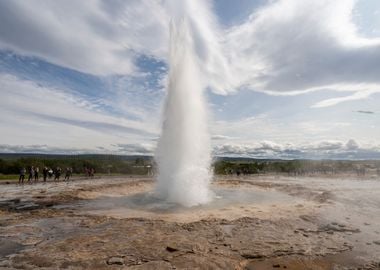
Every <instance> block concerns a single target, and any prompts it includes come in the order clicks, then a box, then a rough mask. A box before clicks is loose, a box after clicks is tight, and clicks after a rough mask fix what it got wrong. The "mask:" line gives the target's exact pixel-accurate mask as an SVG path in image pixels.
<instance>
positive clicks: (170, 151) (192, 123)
mask: <svg viewBox="0 0 380 270" xmlns="http://www.w3.org/2000/svg"><path fill="white" fill-rule="evenodd" d="M177 21H178V23H176V24H174V23H172V24H171V29H170V32H171V35H170V36H171V37H170V55H169V64H170V71H169V82H168V89H167V96H166V101H165V109H164V122H163V129H162V134H161V138H160V140H159V142H158V147H157V153H156V161H157V163H158V168H159V175H158V181H157V187H156V193H157V194H158V196H160V197H161V198H164V199H166V200H168V201H170V202H175V203H179V204H181V205H184V206H193V205H197V204H203V203H207V202H209V201H210V199H211V195H210V191H209V187H208V186H209V183H210V179H211V172H210V163H211V156H210V138H209V133H208V127H207V119H208V117H207V109H206V103H205V100H204V97H203V89H204V84H203V80H202V78H201V74H200V72H199V70H200V68H199V66H198V58H197V55H196V52H195V51H194V40H193V37H192V34H191V31H190V28H189V24H188V21H187V20H186V19H181V20H177Z"/></svg>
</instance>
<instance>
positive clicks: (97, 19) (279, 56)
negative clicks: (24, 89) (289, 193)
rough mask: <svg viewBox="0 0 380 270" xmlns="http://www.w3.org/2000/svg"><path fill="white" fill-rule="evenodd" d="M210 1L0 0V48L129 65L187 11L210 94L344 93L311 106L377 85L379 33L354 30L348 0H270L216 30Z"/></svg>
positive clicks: (95, 67) (105, 67)
mask: <svg viewBox="0 0 380 270" xmlns="http://www.w3.org/2000/svg"><path fill="white" fill-rule="evenodd" d="M211 3H212V2H211V1H201V0H192V1H190V0H187V1H181V2H178V1H175V0H164V1H161V0H153V1H148V0H142V1H137V0H133V1H119V0H114V1H105V0H89V1H80V2H78V1H74V0H68V1H21V0H14V1H1V2H0V33H1V38H0V47H1V48H6V49H10V50H14V51H16V52H18V53H21V54H27V55H32V56H38V57H41V58H43V59H45V60H47V61H49V62H52V63H55V64H58V65H62V66H65V67H69V68H73V69H76V70H79V71H83V72H87V73H92V74H98V75H107V74H131V73H135V72H136V66H135V63H134V61H135V59H136V57H138V55H139V54H147V55H150V56H153V57H157V58H159V59H163V60H166V55H167V50H168V43H169V42H168V34H169V30H168V24H169V21H170V19H171V18H174V20H178V18H180V17H183V16H185V17H186V18H187V20H188V21H189V24H190V28H191V31H192V33H193V37H194V43H195V49H196V52H197V55H198V56H199V60H200V68H201V69H202V70H203V72H202V74H205V77H206V79H207V84H208V85H209V86H210V87H211V88H212V89H213V90H214V91H215V92H216V93H220V94H227V93H231V92H234V91H237V90H238V89H239V88H242V87H243V88H250V89H253V90H255V91H260V92H265V93H268V94H277V95H294V94H300V93H305V92H310V91H318V90H322V89H330V90H338V91H348V92H352V93H351V94H350V95H349V96H347V97H344V98H339V99H333V100H325V101H321V102H319V103H317V104H316V105H315V106H314V107H316V108H320V107H325V106H332V105H336V104H338V103H340V102H343V101H349V100H355V99H360V98H365V97H368V96H369V95H370V94H371V93H373V91H374V90H373V87H377V89H378V86H379V85H380V76H379V74H380V65H378V63H379V62H380V38H364V37H362V36H360V35H359V33H358V31H357V28H356V26H355V24H354V23H353V20H352V13H353V10H354V9H355V5H356V1H355V0H340V1H329V0H321V1H314V0H306V1H305V0H278V1H270V2H268V4H267V5H265V6H263V7H261V8H259V9H257V10H255V11H254V13H252V14H251V16H250V17H249V18H248V19H247V21H246V22H244V23H243V24H240V25H235V26H233V27H231V28H229V29H220V27H219V26H218V23H217V18H216V17H215V15H214V14H213V12H212V5H211ZM367 86H368V87H371V88H370V89H369V88H368V87H367ZM376 91H378V90H376ZM359 92H360V93H362V92H364V94H357V93H359Z"/></svg>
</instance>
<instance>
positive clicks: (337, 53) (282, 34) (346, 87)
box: [226, 0, 380, 107]
mask: <svg viewBox="0 0 380 270" xmlns="http://www.w3.org/2000/svg"><path fill="white" fill-rule="evenodd" d="M355 4H356V1H355V0H342V1H328V0H322V1H311V0H308V1H303V0H279V1H275V2H272V4H269V5H267V6H265V7H263V8H261V9H259V10H258V11H257V12H255V13H254V14H252V15H251V16H250V18H249V19H248V20H247V21H246V22H245V23H244V24H242V25H238V26H235V27H233V28H232V29H229V30H228V35H227V37H226V46H227V49H228V51H229V52H232V56H231V58H232V59H236V60H235V61H232V64H233V68H234V69H235V70H238V71H239V72H238V76H239V78H240V80H239V83H238V85H236V88H238V87H239V86H242V85H245V86H246V87H250V88H253V89H254V90H256V91H262V92H266V93H270V94H274V95H292V94H299V93H305V92H310V91H317V90H321V89H328V90H336V91H346V92H348V96H346V97H343V98H338V99H333V100H326V101H321V102H319V103H317V104H316V105H315V107H325V106H332V105H335V104H338V103H340V102H343V101H348V100H356V99H362V98H366V97H368V96H369V95H371V94H373V93H376V92H379V91H380V87H379V86H380V76H379V74H380V66H379V65H378V63H379V62H380V39H378V38H372V39H369V38H364V37H361V36H360V35H359V34H358V33H357V31H356V27H355V25H354V24H353V22H352V12H353V10H354V8H355ZM350 92H351V93H350Z"/></svg>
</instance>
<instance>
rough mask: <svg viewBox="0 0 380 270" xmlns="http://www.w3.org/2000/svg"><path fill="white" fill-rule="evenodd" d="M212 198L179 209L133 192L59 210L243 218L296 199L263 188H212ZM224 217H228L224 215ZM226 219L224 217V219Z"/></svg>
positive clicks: (90, 212) (166, 202)
mask: <svg viewBox="0 0 380 270" xmlns="http://www.w3.org/2000/svg"><path fill="white" fill-rule="evenodd" d="M212 191H213V193H214V199H213V200H212V201H211V202H210V203H208V204H205V205H200V206H193V207H183V206H181V205H178V204H175V203H170V202H168V201H165V200H162V199H159V198H157V197H156V196H155V194H154V193H153V192H152V191H150V192H142V193H135V194H132V195H125V196H110V194H109V195H108V196H101V197H97V198H95V199H91V200H82V201H80V202H77V203H75V204H71V205H61V206H57V207H59V208H66V207H69V208H75V209H77V210H79V211H81V212H85V213H86V214H96V215H107V216H113V217H120V218H130V217H146V216H149V217H153V218H157V216H160V215H161V216H163V215H164V216H165V215H181V216H184V215H192V214H200V213H203V214H205V213H210V214H217V213H218V212H219V213H221V212H226V213H227V212H229V211H235V214H238V215H240V216H243V215H246V212H245V211H249V210H247V209H246V208H249V207H272V208H273V207H276V205H283V204H296V203H299V202H300V199H297V198H295V197H292V196H289V195H287V194H285V193H282V192H280V191H276V190H273V189H263V188H256V187H253V188H220V187H217V188H215V187H214V188H213V189H212ZM226 215H227V214H226ZM227 216H228V215H227ZM227 218H228V217H227Z"/></svg>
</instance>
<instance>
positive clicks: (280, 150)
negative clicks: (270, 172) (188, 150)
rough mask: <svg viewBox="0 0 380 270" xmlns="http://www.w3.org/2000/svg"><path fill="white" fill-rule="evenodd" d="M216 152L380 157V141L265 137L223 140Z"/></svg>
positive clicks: (285, 156) (253, 155)
mask: <svg viewBox="0 0 380 270" xmlns="http://www.w3.org/2000/svg"><path fill="white" fill-rule="evenodd" d="M214 155H216V156H230V157H251V158H282V159H379V158H380V145H359V144H358V143H357V142H356V141H354V140H352V139H351V140H349V141H347V142H343V141H320V142H315V143H309V144H299V145H294V144H278V143H274V142H271V141H262V142H258V143H253V144H229V143H227V144H222V145H218V146H215V148H214Z"/></svg>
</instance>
